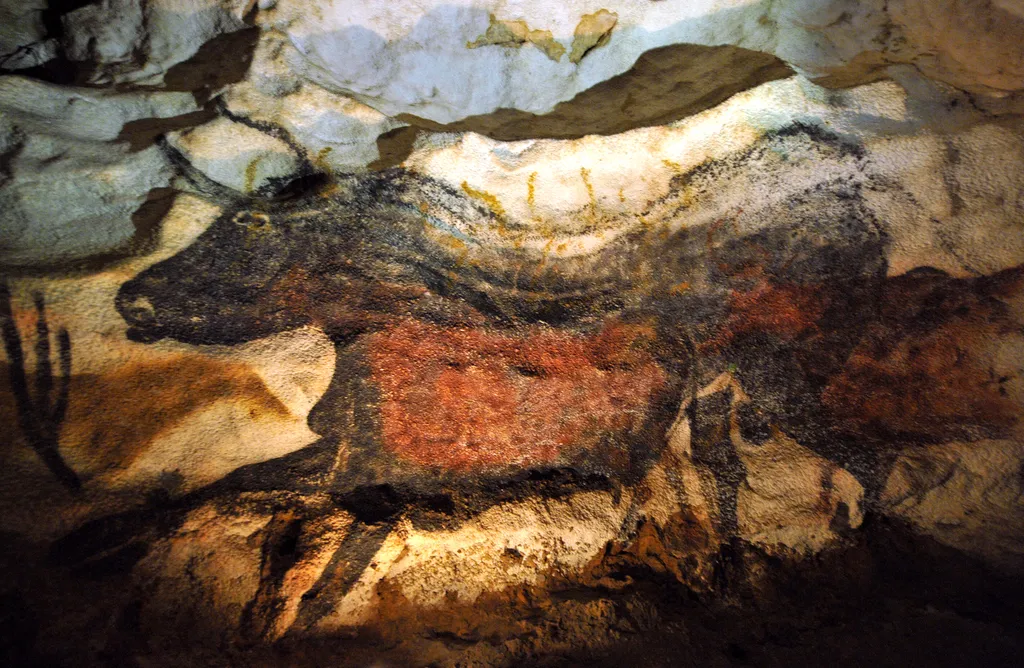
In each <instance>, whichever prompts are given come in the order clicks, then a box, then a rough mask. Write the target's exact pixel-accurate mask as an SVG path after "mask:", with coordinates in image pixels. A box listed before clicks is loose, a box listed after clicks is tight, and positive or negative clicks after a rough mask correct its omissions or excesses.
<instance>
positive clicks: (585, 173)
mask: <svg viewBox="0 0 1024 668" xmlns="http://www.w3.org/2000/svg"><path fill="white" fill-rule="evenodd" d="M580 177H581V178H582V179H583V185H584V186H586V188H587V199H588V200H589V201H590V224H591V225H594V224H596V223H597V196H596V195H594V184H593V183H591V182H590V170H589V169H587V168H586V167H580Z"/></svg>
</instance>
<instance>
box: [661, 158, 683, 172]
mask: <svg viewBox="0 0 1024 668" xmlns="http://www.w3.org/2000/svg"><path fill="white" fill-rule="evenodd" d="M661 164H663V165H665V166H666V167H668V168H669V169H671V170H672V171H673V172H675V173H676V174H682V173H683V166H682V165H680V164H679V163H678V162H674V161H672V160H668V159H664V160H662V161H661Z"/></svg>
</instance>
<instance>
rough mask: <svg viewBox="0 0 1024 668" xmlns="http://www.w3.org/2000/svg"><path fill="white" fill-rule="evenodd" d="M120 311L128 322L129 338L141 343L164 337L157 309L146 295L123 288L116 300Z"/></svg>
mask: <svg viewBox="0 0 1024 668" xmlns="http://www.w3.org/2000/svg"><path fill="white" fill-rule="evenodd" d="M115 305H116V307H117V311H118V313H120V314H121V317H122V318H124V320H125V322H127V323H128V332H127V336H128V339H129V340H131V341H138V342H139V343H152V342H154V341H158V340H160V339H162V338H163V337H164V334H163V332H162V331H161V330H162V328H161V327H160V323H159V321H158V320H157V316H156V309H155V308H154V307H153V304H152V302H150V300H149V298H148V297H146V296H145V295H142V294H138V293H136V292H134V291H132V290H126V289H124V288H122V290H121V291H120V292H119V293H118V295H117V299H116V301H115Z"/></svg>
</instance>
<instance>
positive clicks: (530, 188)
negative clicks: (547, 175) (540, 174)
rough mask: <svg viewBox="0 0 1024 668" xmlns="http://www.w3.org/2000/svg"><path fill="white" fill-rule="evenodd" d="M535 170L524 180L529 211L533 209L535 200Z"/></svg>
mask: <svg viewBox="0 0 1024 668" xmlns="http://www.w3.org/2000/svg"><path fill="white" fill-rule="evenodd" d="M536 183H537V172H533V173H532V174H530V178H528V179H527V180H526V203H527V204H529V205H530V211H533V206H534V204H536V202H537V189H536Z"/></svg>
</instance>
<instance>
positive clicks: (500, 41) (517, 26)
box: [466, 14, 565, 63]
mask: <svg viewBox="0 0 1024 668" xmlns="http://www.w3.org/2000/svg"><path fill="white" fill-rule="evenodd" d="M523 44H533V45H534V46H535V47H537V48H538V49H540V50H541V52H543V53H544V55H545V56H547V57H548V58H550V59H551V60H553V61H555V62H556V63H557V62H558V61H559V60H561V58H562V56H563V55H564V54H565V47H564V46H562V45H561V44H559V43H558V42H557V41H556V40H555V37H554V35H552V34H551V31H550V30H530V26H528V25H527V24H526V21H505V20H502V19H499V18H498V17H496V16H495V15H494V14H491V15H490V25H488V26H487V31H486V32H485V33H484V34H483V35H480V36H479V37H477V38H476V41H473V42H466V48H467V49H476V48H478V47H481V46H509V47H515V48H518V47H520V46H522V45H523Z"/></svg>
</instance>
